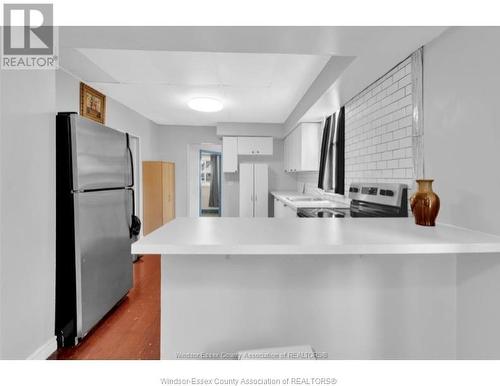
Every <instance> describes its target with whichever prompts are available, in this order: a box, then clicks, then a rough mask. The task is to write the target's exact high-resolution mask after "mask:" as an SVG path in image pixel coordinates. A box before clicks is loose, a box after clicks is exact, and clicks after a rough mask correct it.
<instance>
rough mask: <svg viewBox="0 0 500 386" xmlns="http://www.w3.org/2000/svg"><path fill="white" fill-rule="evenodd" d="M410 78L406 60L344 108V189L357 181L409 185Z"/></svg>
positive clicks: (410, 144) (410, 153)
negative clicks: (395, 182)
mask: <svg viewBox="0 0 500 386" xmlns="http://www.w3.org/2000/svg"><path fill="white" fill-rule="evenodd" d="M411 79H412V75H411V60H410V58H408V59H407V60H405V61H404V62H403V63H401V64H399V65H398V66H396V67H395V68H394V69H393V70H391V71H390V72H389V73H387V74H386V75H385V76H383V77H382V78H381V79H379V80H378V81H376V82H375V83H373V84H372V85H371V86H370V87H368V88H367V89H366V90H364V91H363V92H362V93H361V94H359V95H358V96H356V97H355V98H354V99H353V100H352V101H351V102H349V103H348V104H347V105H346V152H345V156H346V186H349V185H350V183H352V182H357V181H361V180H363V181H379V182H391V181H392V182H394V181H398V182H402V183H408V184H411V182H412V181H411V180H412V179H413V178H414V172H413V151H412V141H413V139H412V124H413V117H412V111H413V108H412V102H413V100H412V94H413V92H412V91H413V90H412V84H411ZM360 155H361V157H359V156H360Z"/></svg>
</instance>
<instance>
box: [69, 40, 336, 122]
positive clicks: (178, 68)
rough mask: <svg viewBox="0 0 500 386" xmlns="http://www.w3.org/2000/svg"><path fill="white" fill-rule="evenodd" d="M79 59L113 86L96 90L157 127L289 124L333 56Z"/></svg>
mask: <svg viewBox="0 0 500 386" xmlns="http://www.w3.org/2000/svg"><path fill="white" fill-rule="evenodd" d="M78 51H79V52H80V53H81V54H83V55H84V56H85V57H86V58H87V59H88V60H90V61H91V62H93V63H94V64H95V65H96V66H97V67H99V69H100V70H102V72H103V73H105V74H107V75H109V79H108V80H107V81H102V80H103V79H102V77H100V79H85V80H86V81H87V82H89V83H90V84H91V85H92V86H93V87H95V88H96V89H98V90H100V91H102V92H104V93H105V94H106V95H109V96H110V97H112V98H114V99H116V100H118V101H120V102H122V103H123V104H125V105H127V106H128V107H130V108H132V109H134V110H136V111H137V112H139V113H140V114H142V115H144V116H145V117H147V118H149V119H151V120H153V121H154V122H156V123H159V124H180V125H214V124H216V123H218V122H268V123H283V122H284V121H285V120H286V119H287V117H288V116H289V115H290V113H291V111H292V110H293V109H294V108H295V106H296V105H297V103H298V102H299V100H300V99H301V98H302V96H303V95H304V93H305V92H306V91H307V89H308V88H309V86H310V85H311V83H312V82H313V81H314V79H315V78H316V77H317V76H318V74H319V73H320V72H321V70H322V69H323V67H324V66H325V64H326V63H327V62H328V61H329V59H330V58H331V56H330V55H328V54H324V55H304V54H270V53H227V52H173V51H144V50H124V49H101V48H97V49H93V48H90V49H87V48H82V49H78ZM200 96H203V97H215V98H217V99H220V100H221V101H222V102H223V103H224V109H223V110H222V111H220V112H217V113H200V112H195V111H193V110H191V109H189V108H188V107H187V102H188V101H189V100H190V99H191V98H194V97H200Z"/></svg>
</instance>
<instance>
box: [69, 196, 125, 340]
mask: <svg viewBox="0 0 500 386" xmlns="http://www.w3.org/2000/svg"><path fill="white" fill-rule="evenodd" d="M132 200H133V197H132V192H131V190H128V189H121V190H108V191H97V192H85V193H76V194H74V201H75V233H76V235H75V236H76V238H75V249H76V254H75V259H76V261H75V263H76V293H77V336H78V337H80V338H81V337H83V336H85V334H86V333H87V332H88V331H89V330H90V329H91V328H92V327H93V326H94V325H95V324H96V323H97V322H98V321H99V320H100V319H101V318H102V317H103V316H104V315H105V314H106V313H107V312H108V311H110V310H111V308H112V307H113V306H114V305H115V304H116V303H117V302H118V301H119V300H120V299H121V298H123V297H124V296H125V295H126V294H127V292H128V290H129V289H130V288H132V255H131V253H130V245H131V239H130V233H129V226H130V221H131V215H132Z"/></svg>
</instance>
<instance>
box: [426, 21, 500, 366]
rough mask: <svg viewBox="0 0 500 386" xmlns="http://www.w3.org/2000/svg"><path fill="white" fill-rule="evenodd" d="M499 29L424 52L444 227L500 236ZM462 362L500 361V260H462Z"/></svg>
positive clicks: (471, 31)
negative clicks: (498, 199)
mask: <svg viewBox="0 0 500 386" xmlns="http://www.w3.org/2000/svg"><path fill="white" fill-rule="evenodd" d="M499 42H500V28H498V27H491V28H486V27H461V28H452V29H450V30H448V31H446V32H445V33H444V34H443V35H441V36H440V37H439V38H437V39H436V40H434V41H433V42H431V43H430V44H428V45H426V46H425V48H424V152H425V158H424V160H425V169H426V173H425V174H426V177H427V178H434V179H435V183H434V188H435V191H436V192H437V194H438V195H439V196H440V198H441V211H440V214H439V217H438V220H439V221H440V222H444V223H450V224H454V225H458V226H462V227H466V228H471V229H476V230H480V231H483V232H489V233H495V234H500V208H499V207H498V206H497V205H495V204H494V201H495V200H496V192H498V191H500V178H499V176H498V165H499V163H500V152H499V151H498V148H499V145H500V140H499V138H500V137H499V130H500V110H499V101H500V99H499V96H498V90H499V89H500V77H499V76H498V63H499V62H500V50H498V43H499ZM457 264H458V266H457V284H458V297H457V298H458V308H457V309H458V316H457V341H458V345H457V357H458V358H460V359H465V358H495V359H498V358H500V329H499V328H498V326H500V307H498V294H499V293H500V256H499V255H466V256H461V257H459V258H458V263H457Z"/></svg>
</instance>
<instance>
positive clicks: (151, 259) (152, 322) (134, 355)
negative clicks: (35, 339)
mask: <svg viewBox="0 0 500 386" xmlns="http://www.w3.org/2000/svg"><path fill="white" fill-rule="evenodd" d="M49 359H160V256H158V255H147V256H143V257H142V258H141V260H139V261H138V262H136V263H135V264H134V288H133V289H132V290H131V291H130V292H129V294H128V296H127V297H126V298H125V299H124V300H123V301H122V302H121V303H120V304H119V305H118V306H117V307H116V308H115V309H114V310H113V311H111V312H110V314H108V316H107V317H106V318H105V319H104V320H102V321H101V322H100V323H99V324H98V325H97V326H96V327H95V328H94V329H93V330H92V331H91V332H90V333H89V334H88V335H87V336H86V337H85V339H83V341H82V342H80V344H79V345H78V346H76V347H72V348H64V349H60V350H58V351H56V352H55V353H54V354H52V356H51V357H50V358H49Z"/></svg>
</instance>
